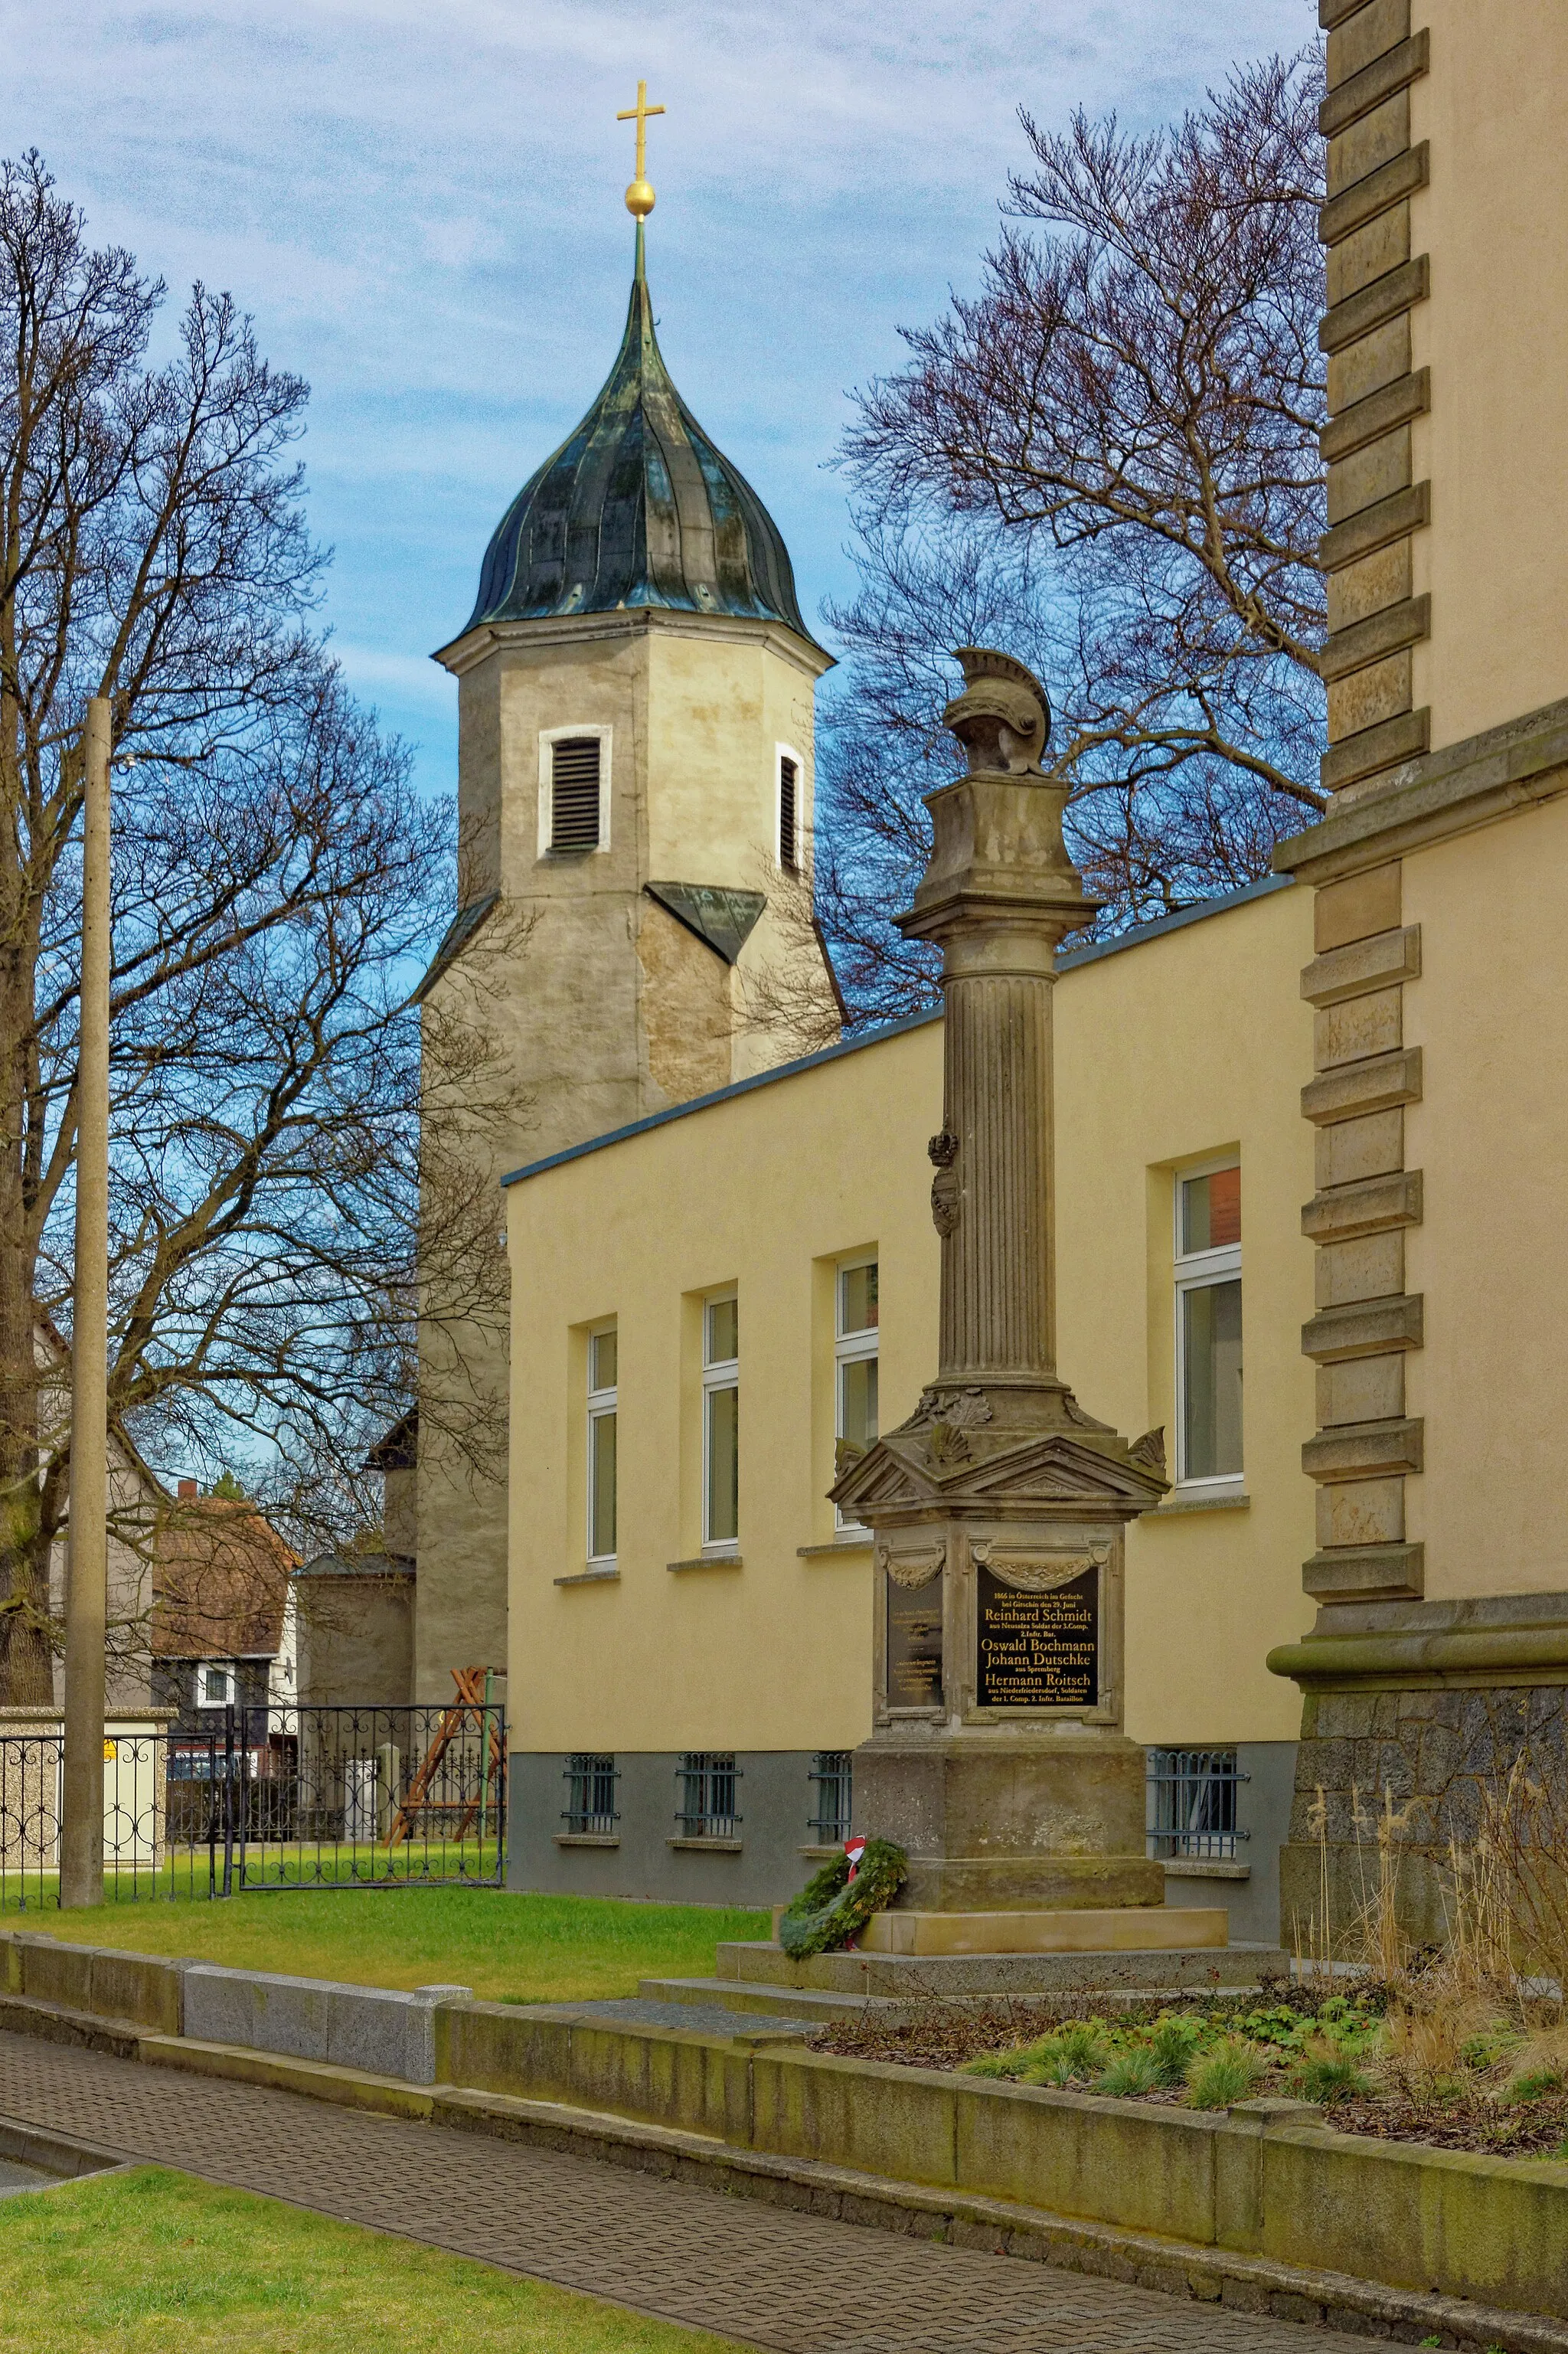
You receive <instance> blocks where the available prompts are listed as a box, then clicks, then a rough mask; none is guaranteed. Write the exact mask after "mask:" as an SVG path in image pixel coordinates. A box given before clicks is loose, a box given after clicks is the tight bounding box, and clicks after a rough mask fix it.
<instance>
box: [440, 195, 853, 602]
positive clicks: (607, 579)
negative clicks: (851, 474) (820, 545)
mask: <svg viewBox="0 0 1568 2354" xmlns="http://www.w3.org/2000/svg"><path fill="white" fill-rule="evenodd" d="M651 605H652V606H662V607H665V608H666V609H668V610H674V611H684V612H694V613H718V614H724V615H727V616H729V617H731V618H734V619H738V620H758V621H781V622H782V623H783V624H784V625H785V626H786V628H788V629H790V630H793V631H795V632H796V633H797V634H798V635H799V636H800V637H801V638H803V639H804V640H805V641H806V642H807V643H808V644H811V643H814V640H813V639H812V637H811V633H810V631H809V630H808V629H807V627H806V624H805V622H804V620H802V619H801V615H800V604H799V601H798V599H797V597H796V593H795V576H794V571H793V568H792V567H791V565H790V562H789V550H788V549H787V547H786V546H785V545H784V539H783V535H782V534H781V533H780V531H779V526H778V525H777V524H776V523H775V522H774V521H773V518H772V516H771V515H770V514H768V510H767V508H766V507H765V506H764V505H763V504H762V501H761V499H760V498H759V497H758V494H757V493H756V492H755V491H754V490H753V489H752V487H751V484H750V483H749V482H747V479H746V477H745V475H744V474H742V473H741V472H740V470H739V468H738V467H736V466H735V465H733V464H732V463H731V462H730V461H729V460H728V459H727V458H726V457H725V456H724V454H723V452H722V451H720V450H719V449H718V448H717V446H716V445H715V442H714V441H713V440H712V439H711V438H710V436H709V435H707V434H706V433H705V432H704V430H703V429H702V427H701V426H700V425H699V424H698V422H697V420H696V419H695V418H694V416H693V414H692V412H691V410H690V409H689V408H687V406H686V404H685V402H684V401H683V399H682V398H681V396H680V394H679V392H678V391H677V390H676V388H675V386H674V383H673V379H672V378H671V376H670V372H669V370H668V368H667V367H666V366H665V364H664V358H663V355H662V352H661V351H660V349H659V338H658V334H657V332H656V327H655V322H654V317H653V305H652V298H651V296H650V294H649V291H648V276H647V264H646V253H645V246H644V239H643V225H642V222H641V220H639V221H638V223H637V247H636V259H635V265H634V268H633V271H632V280H631V295H630V302H628V304H627V311H626V326H625V331H624V333H623V334H622V335H621V339H620V350H619V351H618V352H617V354H616V356H615V362H614V365H613V366H612V367H611V369H610V371H609V376H607V377H606V379H605V381H604V383H603V385H602V386H601V387H600V388H599V393H598V395H597V397H596V398H595V399H594V401H593V402H592V404H591V406H590V407H589V408H588V412H587V414H586V415H585V416H584V417H583V418H582V419H581V420H580V422H579V423H578V424H577V426H576V427H575V428H574V429H573V430H572V431H571V432H570V433H569V434H568V435H567V439H566V440H564V441H563V442H562V443H561V444H560V446H559V448H558V449H556V450H555V451H552V452H551V454H550V455H549V457H547V458H546V461H545V462H544V464H543V465H542V466H540V467H538V468H537V469H536V470H535V472H534V473H532V474H531V475H530V476H529V478H528V480H527V482H524V485H523V488H522V489H521V491H519V493H517V496H516V497H515V498H514V500H513V502H512V504H511V505H510V506H509V507H508V509H507V511H506V513H505V514H504V515H503V517H502V519H501V522H500V523H499V525H497V526H496V529H495V533H494V535H493V538H492V539H491V542H490V546H489V547H488V548H487V549H486V551H485V557H484V563H483V566H482V569H481V573H480V582H479V595H478V599H477V600H476V602H475V604H474V609H473V611H472V613H471V615H470V616H469V619H468V620H467V621H466V622H465V623H464V625H463V630H462V631H461V633H460V634H461V635H464V636H466V634H467V632H468V631H470V630H475V629H479V628H481V627H482V625H483V624H485V623H486V622H491V621H532V620H554V619H556V618H560V617H564V616H567V615H571V614H575V613H603V612H614V611H617V610H624V609H628V608H636V607H640V606H651Z"/></svg>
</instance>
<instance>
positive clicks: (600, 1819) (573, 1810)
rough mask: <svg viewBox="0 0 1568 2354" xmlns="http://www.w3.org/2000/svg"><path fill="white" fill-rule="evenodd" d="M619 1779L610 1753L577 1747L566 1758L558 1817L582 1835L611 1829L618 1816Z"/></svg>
mask: <svg viewBox="0 0 1568 2354" xmlns="http://www.w3.org/2000/svg"><path fill="white" fill-rule="evenodd" d="M619 1781H620V1775H619V1773H618V1772H617V1771H616V1765H615V1760H614V1758H613V1757H604V1756H598V1755H589V1754H588V1752H586V1751H579V1752H577V1754H576V1755H573V1756H570V1757H568V1758H567V1765H566V1782H567V1803H566V1808H565V1809H564V1811H563V1814H562V1817H561V1819H562V1821H563V1822H564V1823H565V1824H566V1827H567V1830H568V1831H571V1832H575V1833H576V1834H577V1837H578V1838H581V1837H582V1836H583V1834H584V1833H585V1832H588V1831H613V1830H614V1829H615V1826H616V1824H617V1823H618V1822H619V1821H620V1808H619V1807H618V1806H617V1805H616V1803H615V1786H616V1784H617V1782H619Z"/></svg>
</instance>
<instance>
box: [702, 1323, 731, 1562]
mask: <svg viewBox="0 0 1568 2354" xmlns="http://www.w3.org/2000/svg"><path fill="white" fill-rule="evenodd" d="M739 1543H740V1325H739V1304H738V1302H737V1301H736V1298H735V1295H734V1293H733V1292H732V1293H731V1294H730V1295H729V1296H728V1298H727V1299H707V1300H705V1301H704V1303H703V1548H704V1550H705V1552H709V1553H712V1552H733V1551H734V1550H735V1549H736V1547H737V1546H738V1544H739Z"/></svg>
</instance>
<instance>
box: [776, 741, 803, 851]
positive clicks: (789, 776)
mask: <svg viewBox="0 0 1568 2354" xmlns="http://www.w3.org/2000/svg"><path fill="white" fill-rule="evenodd" d="M779 865H780V866H785V867H788V868H789V871H790V872H791V874H792V873H794V871H795V870H796V869H797V868H798V867H799V865H800V762H799V761H798V760H793V759H791V758H790V757H789V753H788V752H780V754H779Z"/></svg>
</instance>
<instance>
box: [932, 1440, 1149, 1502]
mask: <svg viewBox="0 0 1568 2354" xmlns="http://www.w3.org/2000/svg"><path fill="white" fill-rule="evenodd" d="M1165 1487H1166V1483H1165V1481H1164V1480H1163V1479H1160V1476H1159V1474H1158V1473H1157V1472H1155V1471H1153V1470H1152V1469H1150V1466H1149V1465H1148V1464H1146V1463H1143V1462H1139V1461H1137V1460H1135V1459H1133V1458H1131V1457H1130V1456H1129V1455H1128V1453H1127V1451H1126V1450H1125V1449H1118V1452H1116V1453H1114V1454H1113V1453H1111V1452H1109V1451H1108V1450H1106V1449H1102V1448H1100V1447H1091V1446H1087V1445H1086V1444H1085V1442H1084V1441H1083V1440H1082V1439H1078V1438H1074V1437H1070V1436H1069V1435H1068V1434H1067V1433H1066V1432H1065V1431H1052V1432H1051V1433H1049V1434H1048V1435H1047V1436H1046V1437H1043V1438H1035V1439H1031V1440H1028V1441H1027V1442H1025V1444H1024V1445H1022V1446H1021V1447H1010V1448H1009V1449H1008V1450H1007V1451H1006V1453H1004V1454H1001V1455H993V1456H991V1458H989V1460H987V1461H985V1462H981V1463H976V1464H975V1465H973V1466H972V1467H971V1468H970V1469H969V1475H968V1477H967V1478H966V1479H964V1480H963V1481H962V1483H961V1486H959V1487H957V1488H955V1486H954V1485H952V1484H948V1485H945V1486H944V1489H943V1495H944V1498H945V1500H947V1501H948V1502H950V1503H959V1502H964V1503H976V1504H1010V1505H1018V1504H1027V1503H1032V1502H1035V1501H1038V1502H1041V1503H1048V1504H1051V1505H1053V1506H1054V1505H1058V1504H1071V1503H1082V1504H1084V1505H1086V1506H1100V1507H1104V1506H1106V1505H1107V1504H1109V1505H1113V1506H1119V1507H1120V1508H1121V1509H1122V1510H1123V1511H1127V1512H1128V1513H1133V1512H1146V1511H1149V1510H1150V1506H1152V1505H1154V1504H1157V1503H1158V1502H1159V1501H1160V1497H1161V1496H1162V1495H1163V1494H1164V1493H1165Z"/></svg>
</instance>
